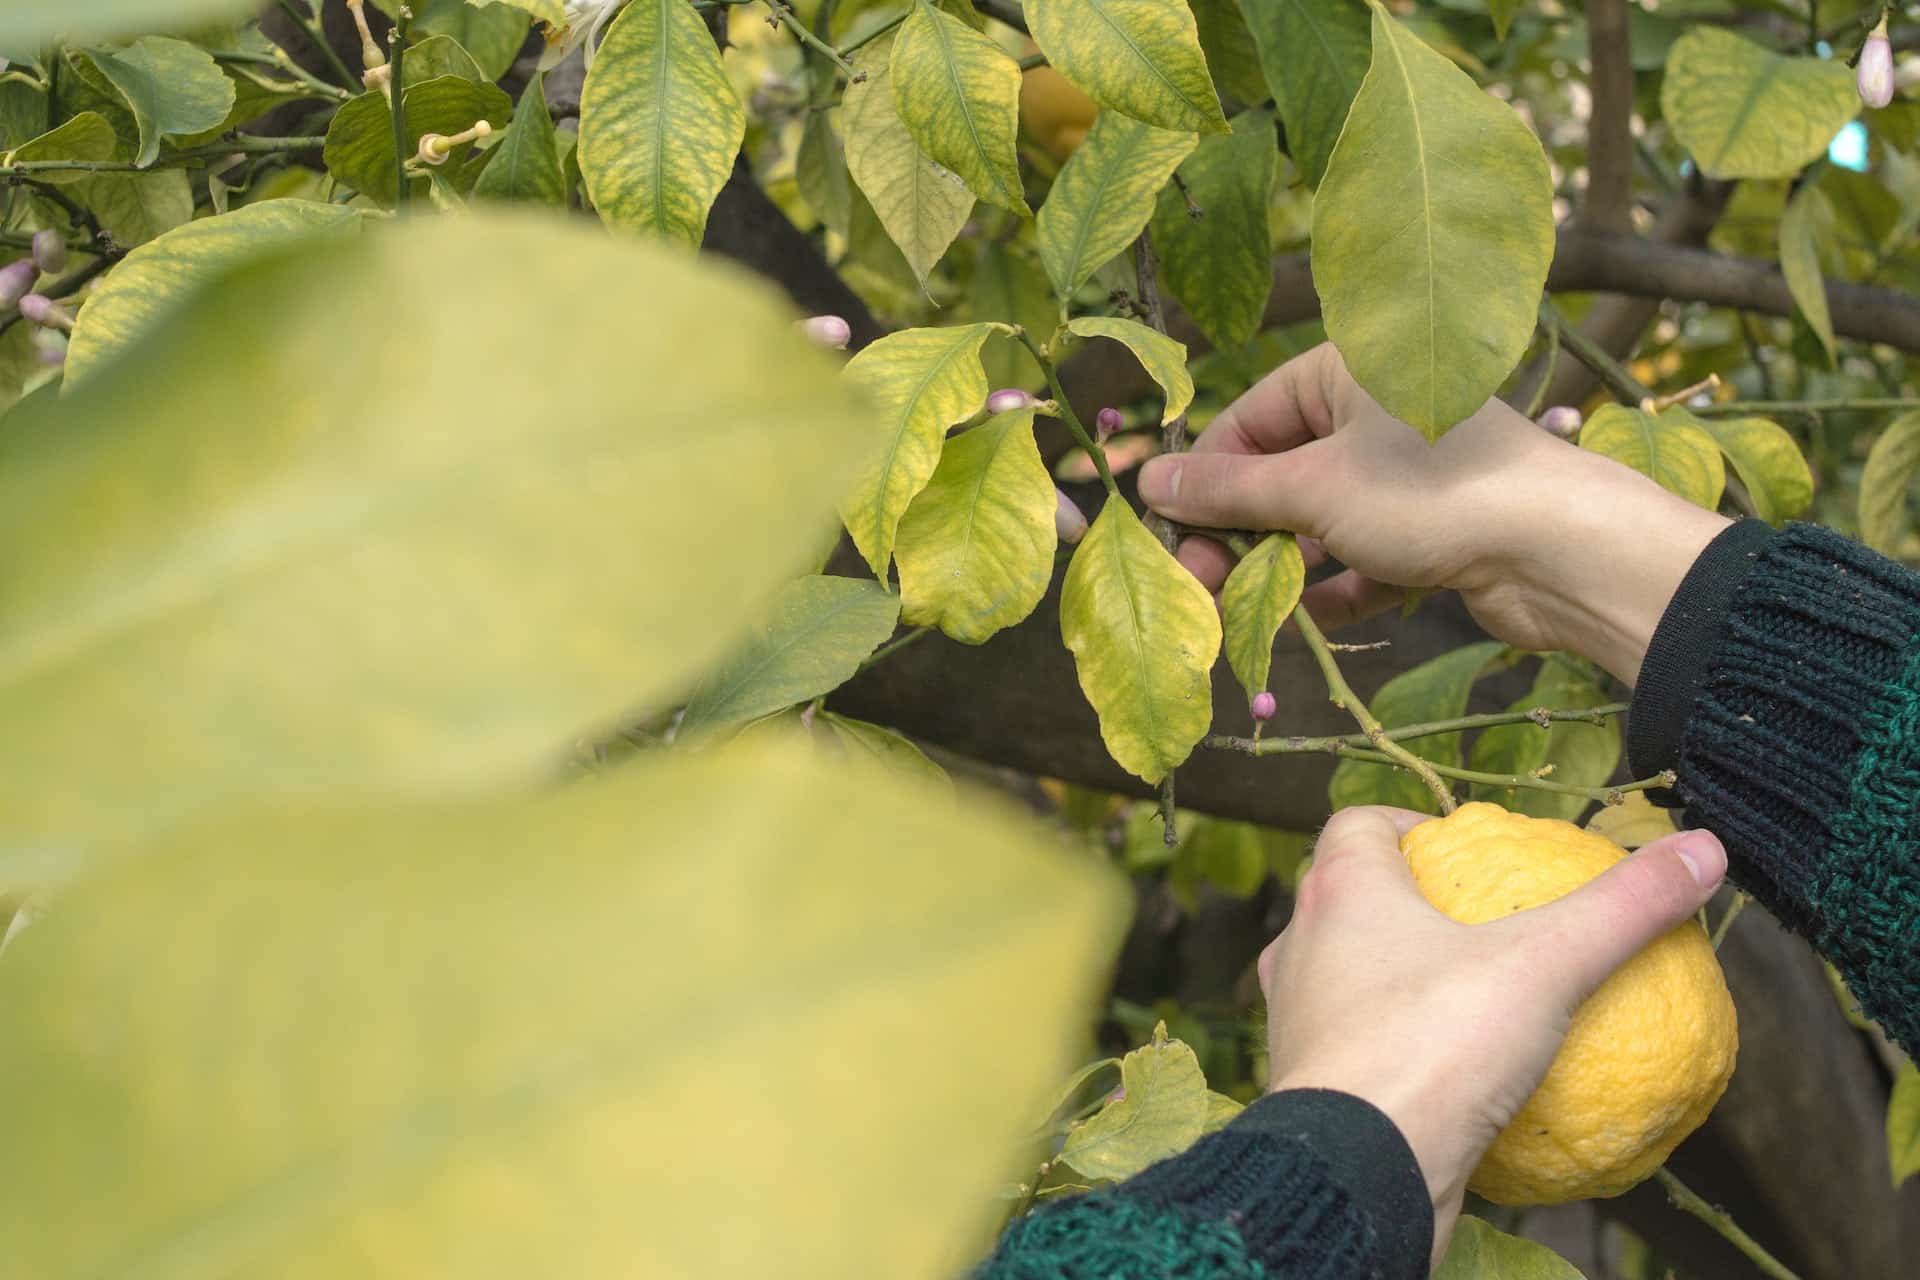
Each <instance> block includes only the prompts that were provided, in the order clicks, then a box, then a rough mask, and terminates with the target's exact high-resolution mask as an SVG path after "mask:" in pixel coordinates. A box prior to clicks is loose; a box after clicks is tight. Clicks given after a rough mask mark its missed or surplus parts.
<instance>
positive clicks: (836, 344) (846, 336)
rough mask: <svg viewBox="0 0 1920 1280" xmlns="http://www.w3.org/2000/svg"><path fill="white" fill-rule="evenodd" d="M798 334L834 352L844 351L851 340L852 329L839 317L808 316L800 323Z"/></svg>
mask: <svg viewBox="0 0 1920 1280" xmlns="http://www.w3.org/2000/svg"><path fill="white" fill-rule="evenodd" d="M800 332H802V333H804V334H806V335H807V337H809V338H811V339H813V340H814V341H815V342H817V343H819V344H820V345H821V346H823V347H831V348H833V349H834V350H835V351H845V350H846V349H847V343H849V342H851V341H852V340H853V327H852V326H851V325H849V324H848V323H847V322H846V321H845V320H843V319H841V318H840V317H839V316H808V317H807V318H806V319H805V320H802V321H801V322H800Z"/></svg>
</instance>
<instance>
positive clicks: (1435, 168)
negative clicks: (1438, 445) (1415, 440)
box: [1313, 6, 1553, 440]
mask: <svg viewBox="0 0 1920 1280" xmlns="http://www.w3.org/2000/svg"><path fill="white" fill-rule="evenodd" d="M1552 259H1553V186H1552V183H1551V181H1550V180H1549V178H1548V176H1547V159H1546V156H1545V154H1543V153H1542V152H1541V150H1540V142H1539V140H1538V139H1537V138H1535V137H1534V136H1533V132H1532V130H1530V129H1528V128H1527V126H1526V125H1525V124H1523V123H1522V122H1521V120H1520V117H1519V116H1517V115H1515V114H1514V113H1513V109H1512V108H1511V107H1509V106H1508V105H1507V104H1506V103H1504V102H1501V101H1500V100H1499V99H1497V98H1494V97H1492V96H1490V95H1488V94H1486V93H1483V92H1482V91H1481V90H1480V88H1479V87H1478V86H1477V85H1475V84H1474V83H1473V81H1472V80H1471V79H1469V78H1468V76H1467V74H1466V73H1465V72H1463V71H1461V70H1460V68H1458V67H1456V66H1455V65H1454V64H1453V63H1452V62H1449V61H1448V60H1447V59H1446V58H1444V57H1442V56H1441V55H1439V54H1438V53H1435V52H1434V51H1433V50H1432V49H1430V48H1428V47H1427V46H1426V44H1424V43H1423V42H1422V41H1421V40H1420V39H1419V37H1417V36H1415V35H1414V34H1413V33H1412V32H1410V31H1408V30H1407V29H1406V28H1405V27H1403V26H1402V25H1401V24H1400V23H1398V22H1396V21H1394V20H1393V19H1392V18H1390V17H1388V16H1387V14H1386V12H1385V11H1384V10H1383V9H1380V8H1379V7H1377V6H1376V7H1375V9H1374V13H1373V63H1372V65H1371V66H1370V67H1369V68H1368V69H1367V78H1366V80H1365V81H1364V82H1363V83H1362V84H1361V86H1360V93H1359V96H1358V97H1356V98H1355V99H1354V100H1353V109H1352V111H1351V113H1350V114H1349V116H1348V119H1347V127H1346V129H1345V130H1344V131H1343V132H1342V133H1341V135H1340V141H1339V143H1338V144H1337V145H1336V146H1335V147H1334V150H1333V156H1332V158H1331V159H1330V160H1329V161H1328V162H1327V172H1326V175H1325V177H1323V178H1322V179H1321V182H1320V189H1319V191H1318V192H1317V193H1316V194H1315V196H1314V200H1313V280H1314V285H1315V287H1316V288H1317V289H1318V290H1319V293H1320V298H1321V302H1322V304H1323V311H1324V314H1325V317H1326V325H1327V336H1328V337H1329V338H1331V339H1332V340H1333V343H1334V345H1335V346H1337V347H1339V349H1340V354H1341V355H1342V356H1343V357H1345V359H1346V362H1347V368H1348V369H1349V370H1350V371H1351V372H1352V373H1353V376H1354V378H1355V380H1356V381H1358V382H1359V383H1360V385H1361V386H1363V387H1365V388H1366V389H1367V390H1368V391H1369V392H1370V393H1372V395H1373V397H1374V399H1376V400H1378V401H1379V402H1380V403H1381V405H1382V406H1383V407H1384V408H1385V409H1386V410H1387V412H1389V413H1391V414H1393V415H1394V416H1395V417H1397V418H1400V419H1402V420H1404V421H1406V422H1410V423H1412V424H1413V425H1414V426H1416V427H1418V428H1419V429H1420V432H1421V434H1423V435H1425V436H1426V437H1427V439H1429V440H1438V439H1439V438H1440V437H1441V436H1442V435H1443V434H1445V433H1446V431H1447V429H1448V428H1450V427H1452V426H1453V425H1454V424H1455V423H1457V422H1459V421H1460V420H1461V419H1463V418H1465V417H1467V416H1468V415H1470V414H1472V413H1473V412H1474V411H1475V410H1477V409H1478V408H1479V407H1480V406H1481V405H1483V404H1485V403H1486V401H1487V397H1489V396H1491V395H1492V394H1493V393H1494V392H1495V391H1496V390H1498V389H1499V387H1500V384H1501V382H1503V381H1504V380H1505V379H1506V376H1507V375H1508V374H1509V373H1511V372H1512V371H1513V367H1514V365H1515V364H1517V363H1518V362H1519V360H1520V357H1521V355H1522V354H1523V353H1524V352H1525V351H1526V348H1527V343H1528V342H1529V340H1531V338H1532V336H1533V331H1534V327H1535V325H1536V323H1537V321H1538V311H1539V304H1540V290H1541V288H1542V287H1543V286H1544V285H1545V283H1546V279H1547V265H1548V263H1549V262H1551V261H1552Z"/></svg>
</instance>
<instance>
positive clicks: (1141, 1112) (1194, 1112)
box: [1060, 1022, 1213, 1182]
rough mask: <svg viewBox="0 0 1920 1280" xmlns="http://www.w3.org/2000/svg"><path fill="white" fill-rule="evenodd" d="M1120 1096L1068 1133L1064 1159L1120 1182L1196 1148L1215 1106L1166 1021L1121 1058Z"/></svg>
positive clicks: (1062, 1150)
mask: <svg viewBox="0 0 1920 1280" xmlns="http://www.w3.org/2000/svg"><path fill="white" fill-rule="evenodd" d="M1120 1089H1121V1092H1120V1094H1119V1095H1118V1096H1116V1097H1115V1098H1113V1099H1112V1100H1111V1101H1109V1102H1108V1103H1107V1105H1106V1106H1105V1107H1103V1108H1101V1109H1100V1111H1099V1112H1098V1113H1096V1114H1095V1115H1094V1116H1093V1118H1092V1119H1090V1120H1088V1121H1087V1122H1086V1123H1085V1124H1082V1125H1080V1126H1078V1127H1077V1128H1075V1129H1074V1130H1073V1131H1072V1132H1070V1133H1069V1134H1067V1140H1066V1142H1065V1143H1063V1144H1062V1145H1061V1148H1060V1159H1061V1160H1062V1161H1063V1162H1065V1163H1066V1164H1067V1165H1068V1166H1070V1167H1071V1168H1073V1169H1075V1170H1078V1171H1079V1172H1080V1173H1083V1174H1085V1175H1086V1176H1087V1177H1089V1178H1107V1179H1111V1180H1113V1181H1116V1182H1117V1181H1119V1180H1120V1179H1122V1178H1131V1177H1132V1176H1133V1175H1134V1174H1136V1173H1139V1172H1140V1171H1141V1170H1143V1169H1145V1168H1146V1167H1147V1166H1148V1165H1150V1164H1155V1163H1157V1162H1159V1161H1161V1160H1164V1159H1166V1158H1167V1157H1168V1156H1174V1155H1178V1154H1180V1153H1181V1152H1182V1151H1185V1150H1186V1149H1187V1148H1188V1147H1190V1146H1192V1145H1193V1144H1194V1143H1195V1142H1196V1141H1197V1140H1198V1139H1199V1137H1200V1134H1201V1131H1202V1130H1203V1129H1204V1128H1205V1127H1206V1123H1207V1120H1208V1116H1209V1113H1210V1112H1211V1111H1212V1109H1213V1108H1212V1105H1211V1103H1210V1102H1209V1099H1208V1093H1207V1078H1206V1076H1205V1075H1203V1074H1202V1073H1201V1071H1200V1060H1199V1059H1198V1058H1196V1057H1195V1056H1194V1053H1193V1050H1192V1049H1191V1048H1189V1047H1188V1046H1187V1045H1186V1044H1185V1043H1183V1042H1182V1041H1179V1040H1169V1039H1168V1038H1167V1024H1166V1023H1164V1022H1163V1023H1161V1024H1160V1025H1159V1026H1158V1027H1156V1028H1154V1033H1153V1040H1152V1042H1151V1043H1149V1044H1145V1045H1142V1046H1141V1047H1140V1048H1138V1049H1135V1050H1134V1051H1133V1052H1132V1053H1129V1054H1128V1055H1127V1056H1126V1057H1124V1058H1122V1059H1121V1060H1120Z"/></svg>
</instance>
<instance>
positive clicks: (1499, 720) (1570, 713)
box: [1201, 646, 1627, 756]
mask: <svg viewBox="0 0 1920 1280" xmlns="http://www.w3.org/2000/svg"><path fill="white" fill-rule="evenodd" d="M1329 647H1331V646H1329ZM1626 710H1627V704H1626V703H1624V702H1609V703H1607V704H1606V705H1605V706H1602V707H1579V708H1572V709H1568V710H1559V709H1555V708H1549V707H1535V708H1533V709H1532V710H1531V711H1487V712H1482V713H1479V714H1477V715H1470V716H1455V717H1454V718H1453V719H1451V720H1426V721H1422V722H1421V723H1418V724H1403V725H1400V726H1398V727H1396V728H1392V729H1388V730H1387V737H1388V738H1389V739H1390V740H1391V741H1394V742H1406V741H1408V740H1409V739H1413V738H1431V737H1433V736H1434V735H1435V734H1441V733H1459V732H1461V731H1462V730H1464V729H1488V728H1492V727H1494V726H1496V725H1503V724H1537V725H1539V726H1540V727H1541V728H1543V729H1544V728H1546V727H1547V726H1548V725H1550V724H1569V723H1570V724H1604V723H1606V721H1607V720H1608V719H1610V718H1611V717H1613V716H1617V715H1624V714H1626ZM1201 745H1203V746H1208V747H1215V748H1218V749H1220V750H1223V751H1244V752H1245V753H1246V754H1248V755H1250V756H1280V755H1298V754H1305V753H1311V752H1317V751H1326V752H1337V751H1339V750H1340V749H1341V748H1342V747H1361V748H1364V747H1368V746H1371V745H1372V742H1371V740H1370V739H1369V738H1367V736H1366V735H1365V734H1359V733H1346V734H1329V735H1327V736H1324V737H1317V738H1308V737H1302V736H1299V735H1294V736H1291V737H1284V738H1271V737H1261V738H1259V739H1254V738H1232V737H1228V736H1226V735H1224V734H1215V735H1214V736H1212V737H1210V738H1207V739H1206V740H1205V741H1204V742H1203V743H1202V744H1201Z"/></svg>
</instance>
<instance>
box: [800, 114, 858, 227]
mask: <svg viewBox="0 0 1920 1280" xmlns="http://www.w3.org/2000/svg"><path fill="white" fill-rule="evenodd" d="M849 92H851V87H850V88H849ZM839 114H840V112H839V111H838V110H837V109H835V110H826V111H809V112H808V113H807V121H806V123H805V124H804V125H802V126H801V127H800V147H799V150H797V151H796V152H795V153H794V159H793V180H794V183H795V185H797V186H798V187H799V188H800V198H801V199H803V200H805V201H806V202H807V207H808V208H810V209H812V210H813V214H814V216H815V217H816V218H818V219H820V222H821V225H823V226H825V227H826V228H827V230H829V231H831V232H833V233H834V234H835V235H839V236H844V235H846V234H847V219H848V217H849V216H850V214H851V212H852V210H851V200H852V196H851V193H850V192H849V191H848V190H847V183H848V180H849V178H848V174H847V153H846V149H845V147H844V146H843V145H842V143H841V141H840V134H839V132H838V130H836V129H835V128H834V123H833V122H834V118H835V117H836V116H837V115H839Z"/></svg>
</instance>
